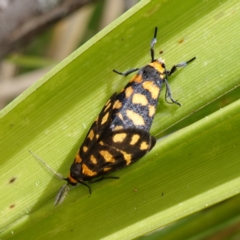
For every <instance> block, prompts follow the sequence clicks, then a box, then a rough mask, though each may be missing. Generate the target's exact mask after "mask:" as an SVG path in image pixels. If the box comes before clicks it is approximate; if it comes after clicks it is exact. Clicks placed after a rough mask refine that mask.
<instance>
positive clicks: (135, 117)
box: [126, 109, 145, 126]
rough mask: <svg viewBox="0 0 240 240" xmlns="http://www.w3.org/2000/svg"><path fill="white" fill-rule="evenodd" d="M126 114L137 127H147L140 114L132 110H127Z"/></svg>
mask: <svg viewBox="0 0 240 240" xmlns="http://www.w3.org/2000/svg"><path fill="white" fill-rule="evenodd" d="M126 114H127V117H128V118H129V119H131V120H132V122H133V124H134V125H136V126H139V125H141V126H144V125H145V122H144V119H143V117H142V116H141V115H140V114H138V113H136V112H134V111H132V110H129V109H127V110H126Z"/></svg>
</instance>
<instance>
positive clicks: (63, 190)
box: [54, 183, 70, 206]
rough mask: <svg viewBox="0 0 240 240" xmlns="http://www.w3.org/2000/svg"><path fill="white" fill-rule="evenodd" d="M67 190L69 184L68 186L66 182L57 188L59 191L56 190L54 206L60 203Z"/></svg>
mask: <svg viewBox="0 0 240 240" xmlns="http://www.w3.org/2000/svg"><path fill="white" fill-rule="evenodd" d="M69 190H70V186H69V184H68V183H67V184H65V185H63V186H62V187H61V188H60V190H59V192H58V194H57V196H56V198H55V202H54V206H57V205H59V204H61V203H62V202H63V200H64V199H65V197H66V196H67V193H68V191H69Z"/></svg>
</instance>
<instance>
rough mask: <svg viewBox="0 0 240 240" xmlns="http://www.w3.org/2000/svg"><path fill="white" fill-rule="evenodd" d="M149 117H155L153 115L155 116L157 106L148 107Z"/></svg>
mask: <svg viewBox="0 0 240 240" xmlns="http://www.w3.org/2000/svg"><path fill="white" fill-rule="evenodd" d="M148 111H149V112H148V115H149V117H153V115H154V114H155V112H156V108H155V106H153V105H148Z"/></svg>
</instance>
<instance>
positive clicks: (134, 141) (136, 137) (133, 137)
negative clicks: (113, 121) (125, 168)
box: [130, 134, 140, 145]
mask: <svg viewBox="0 0 240 240" xmlns="http://www.w3.org/2000/svg"><path fill="white" fill-rule="evenodd" d="M139 138H140V136H139V135H138V134H134V135H133V136H132V139H131V142H130V145H134V144H136V142H137V141H138V140H139Z"/></svg>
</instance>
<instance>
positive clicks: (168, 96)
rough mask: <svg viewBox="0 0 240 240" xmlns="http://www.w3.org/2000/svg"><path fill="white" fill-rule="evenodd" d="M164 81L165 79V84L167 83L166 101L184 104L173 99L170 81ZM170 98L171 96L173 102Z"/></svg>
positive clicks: (179, 104)
mask: <svg viewBox="0 0 240 240" xmlns="http://www.w3.org/2000/svg"><path fill="white" fill-rule="evenodd" d="M164 81H165V84H166V92H165V101H166V102H167V103H169V104H173V103H175V104H177V105H178V106H182V104H181V103H180V102H178V101H176V100H174V99H173V97H172V93H171V89H170V86H169V83H168V81H167V79H165V80H164ZM168 98H170V99H171V101H172V102H169V101H168Z"/></svg>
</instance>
